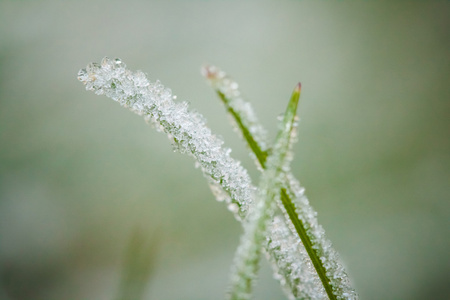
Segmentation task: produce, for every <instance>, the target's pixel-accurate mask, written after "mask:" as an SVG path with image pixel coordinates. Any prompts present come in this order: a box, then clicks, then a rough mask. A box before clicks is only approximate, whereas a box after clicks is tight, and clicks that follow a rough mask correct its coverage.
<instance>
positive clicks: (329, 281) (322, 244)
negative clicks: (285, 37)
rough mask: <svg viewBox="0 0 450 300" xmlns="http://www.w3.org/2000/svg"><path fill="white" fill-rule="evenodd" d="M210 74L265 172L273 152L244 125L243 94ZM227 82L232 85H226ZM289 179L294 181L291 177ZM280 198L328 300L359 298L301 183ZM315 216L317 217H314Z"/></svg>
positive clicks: (286, 189) (221, 74)
mask: <svg viewBox="0 0 450 300" xmlns="http://www.w3.org/2000/svg"><path fill="white" fill-rule="evenodd" d="M209 70H213V71H214V72H211V71H210V72H205V71H204V72H203V74H204V75H205V77H207V78H208V79H209V81H210V82H211V83H212V85H213V87H214V88H215V90H216V92H217V94H218V96H219V98H220V99H221V100H222V102H223V103H224V105H225V108H226V109H227V111H228V112H229V113H230V114H231V116H233V118H234V119H235V121H236V123H237V124H238V125H239V128H240V129H241V130H242V133H243V137H244V139H245V140H246V142H247V144H248V145H249V147H250V149H251V150H252V151H253V153H254V154H255V156H256V158H257V160H258V162H259V164H260V165H261V166H262V167H263V168H265V167H266V160H267V153H268V152H269V151H270V150H263V149H262V147H261V145H260V144H258V143H257V142H255V140H254V139H253V138H252V137H251V134H250V130H249V128H246V124H245V122H243V121H242V120H245V119H246V118H247V116H245V111H244V112H242V111H239V110H237V109H235V106H234V105H233V100H234V99H233V96H234V95H233V93H234V94H239V92H237V91H235V90H236V88H233V87H230V84H229V82H232V81H231V80H230V79H229V78H227V77H226V75H225V73H224V72H223V71H220V70H218V69H217V68H215V67H209ZM225 80H227V81H228V82H224V81H225ZM234 86H236V87H237V84H234ZM298 88H300V86H298ZM299 92H300V91H299ZM243 113H244V114H243ZM262 153H265V155H261V154H262ZM287 177H292V178H293V176H292V175H291V174H289V176H287ZM297 186H298V187H297ZM299 191H301V193H300V192H299ZM280 198H281V204H282V210H283V211H284V212H285V214H286V215H287V217H288V218H289V219H290V221H291V222H292V224H293V225H294V227H295V230H296V232H297V234H298V237H299V238H300V239H301V241H302V243H303V245H304V247H305V249H306V252H307V253H308V256H309V257H310V259H311V262H312V264H313V265H314V268H315V270H316V272H317V274H318V276H319V278H320V280H321V282H322V285H323V287H324V289H325V291H326V293H327V295H328V297H329V298H330V299H338V298H350V299H356V298H357V294H356V292H355V291H354V290H353V289H352V287H351V286H350V283H349V280H348V277H347V275H346V274H345V271H344V270H343V268H342V266H341V265H340V263H339V262H338V255H337V253H336V252H335V251H334V250H333V249H332V248H331V247H329V244H330V243H329V241H328V240H326V239H325V236H324V234H323V229H322V227H321V226H320V225H318V224H317V220H316V218H315V212H314V211H313V210H312V208H311V207H310V206H309V203H308V200H307V199H306V197H305V196H304V195H303V189H302V188H301V187H300V186H299V185H298V182H297V181H296V180H295V179H293V180H285V183H284V186H283V188H281V191H280ZM297 198H299V199H297ZM293 200H295V201H293ZM311 215H312V216H313V217H311ZM316 232H320V233H321V235H320V236H317V234H315V233H316ZM314 246H315V247H314ZM321 257H325V259H326V262H327V263H328V265H329V266H330V267H329V268H328V273H329V274H331V275H333V278H330V276H328V275H327V268H325V266H324V264H323V262H322V260H321V259H320V258H321ZM328 258H329V259H328Z"/></svg>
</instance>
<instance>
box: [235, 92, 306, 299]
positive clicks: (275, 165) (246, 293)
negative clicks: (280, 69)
mask: <svg viewBox="0 0 450 300" xmlns="http://www.w3.org/2000/svg"><path fill="white" fill-rule="evenodd" d="M299 96H300V85H298V86H297V87H296V89H295V90H294V92H293V94H292V97H291V99H290V101H289V104H288V107H287V109H286V112H285V115H284V119H283V120H282V123H281V128H280V131H279V133H278V135H277V139H276V141H275V145H274V150H273V153H272V154H271V155H270V156H269V158H268V160H267V169H266V171H265V172H263V174H262V175H261V180H260V185H259V201H258V202H257V204H256V207H255V209H254V210H253V211H251V213H250V215H249V218H248V220H247V221H246V222H245V223H244V234H243V236H242V238H241V242H240V244H239V247H238V250H237V251H236V256H235V264H234V266H233V269H232V274H231V292H230V299H232V300H245V299H250V297H251V291H252V286H253V282H254V279H255V278H256V276H257V271H258V268H259V260H260V256H261V255H260V254H261V246H262V244H263V242H264V240H265V237H266V229H267V225H268V221H269V220H270V219H271V217H272V216H273V213H274V209H275V201H274V199H275V197H277V196H278V195H279V190H280V182H281V180H282V178H281V177H282V176H281V175H282V173H283V169H284V165H285V164H286V161H287V160H286V157H287V153H288V151H289V149H290V142H291V134H292V130H293V128H294V120H295V116H296V110H297V104H298V100H299Z"/></svg>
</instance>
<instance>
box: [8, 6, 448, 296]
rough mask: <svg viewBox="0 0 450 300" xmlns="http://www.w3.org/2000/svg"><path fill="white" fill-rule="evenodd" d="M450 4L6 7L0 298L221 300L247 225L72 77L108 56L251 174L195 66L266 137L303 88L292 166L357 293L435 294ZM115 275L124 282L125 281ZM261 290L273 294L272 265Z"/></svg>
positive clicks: (439, 278) (440, 251)
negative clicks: (134, 283) (140, 269)
mask: <svg viewBox="0 0 450 300" xmlns="http://www.w3.org/2000/svg"><path fill="white" fill-rule="evenodd" d="M449 13H450V5H449V2H448V1H397V2H395V3H394V1H378V0H377V1H375V0H373V1H370V0H367V1H363V0H342V1H334V0H323V1H313V0H310V1H307V0H290V1H288V0H284V1H225V0H222V1H220V0H218V1H206V0H205V1H136V0H131V1H127V2H125V1H98V0H90V1H85V0H81V1H5V0H3V1H1V2H0V298H1V299H8V300H9V299H113V298H114V297H115V296H116V295H117V293H118V287H119V281H120V278H121V276H122V275H123V263H124V257H125V256H126V255H125V253H126V248H127V245H128V244H129V242H130V238H131V237H132V236H133V233H134V232H136V231H139V232H140V234H141V237H143V239H144V240H145V242H146V243H150V244H151V245H152V246H151V247H150V249H152V250H151V253H152V255H153V256H152V264H151V265H152V269H151V270H150V275H149V279H148V284H147V288H146V290H145V299H158V300H159V299H221V298H223V294H224V292H225V290H226V287H227V282H228V271H229V268H230V265H231V262H232V258H233V255H234V251H235V248H236V246H237V244H238V241H239V236H240V234H241V228H240V225H239V224H238V223H237V222H236V221H235V220H234V218H233V217H232V215H231V214H230V213H229V212H228V211H227V209H226V208H225V207H224V205H223V203H218V202H216V201H215V200H214V198H213V196H212V195H211V193H210V191H209V188H208V186H207V184H206V181H205V180H204V179H203V178H202V175H201V173H200V171H199V170H197V169H195V168H194V164H193V161H192V159H191V158H189V157H187V156H183V155H180V154H178V153H173V152H172V148H171V145H170V143H169V142H168V140H167V138H166V137H165V136H164V135H163V134H160V133H157V132H156V131H155V130H154V129H152V128H151V127H149V126H147V125H146V124H145V123H144V122H143V120H142V118H140V117H138V116H136V115H134V114H132V113H130V112H128V111H127V110H125V109H123V108H121V107H119V105H117V104H116V103H114V102H113V101H112V100H110V99H107V98H105V97H99V96H96V95H94V94H93V93H92V92H87V91H85V90H84V86H83V85H82V84H81V83H80V82H78V81H77V79H76V75H77V72H78V70H79V69H80V68H83V67H85V66H86V64H87V63H89V62H91V61H97V62H98V61H100V60H101V59H102V58H103V57H104V56H110V57H120V58H122V59H123V60H124V61H125V62H126V63H127V65H128V66H129V68H130V69H132V70H136V69H141V70H143V71H145V72H147V73H148V74H149V76H150V78H151V79H152V80H155V79H160V80H161V81H162V82H163V83H164V84H165V85H166V86H168V87H170V88H172V90H173V92H174V94H176V95H178V99H180V100H187V101H189V102H190V103H191V107H192V108H194V109H196V110H198V111H200V112H201V113H202V114H204V115H205V117H206V118H207V119H208V124H209V126H210V127H211V128H212V129H213V131H214V132H215V133H217V134H219V135H221V136H222V137H223V138H224V139H225V142H226V146H228V147H231V148H232V149H233V156H234V157H235V158H237V159H240V160H242V162H243V164H244V166H246V167H248V168H249V170H250V173H251V175H252V178H253V181H254V183H255V184H257V181H258V173H257V171H255V169H254V167H253V162H252V161H251V159H250V158H249V157H248V154H247V150H246V148H245V146H244V144H243V143H242V142H241V141H240V140H239V138H238V137H237V136H236V135H235V133H234V132H233V130H232V129H231V127H230V126H229V124H228V118H227V116H226V115H225V113H224V110H223V107H222V106H221V104H220V101H219V100H218V99H217V98H216V96H215V94H214V92H213V91H212V90H211V88H210V87H209V86H208V85H207V83H206V82H205V80H204V79H203V78H202V77H201V76H200V74H199V68H200V66H201V65H202V64H203V63H211V64H216V65H218V66H220V67H221V68H223V69H224V70H226V71H227V72H228V73H229V74H230V75H231V76H232V77H233V78H234V79H236V81H237V82H239V84H240V87H241V91H242V92H243V94H244V96H245V97H246V99H248V100H250V101H251V102H252V103H253V104H254V107H255V109H256V111H257V113H258V115H259V118H260V119H261V120H262V122H263V124H264V125H265V126H266V127H267V128H269V129H270V133H271V136H272V137H273V136H274V135H275V128H276V117H277V116H278V115H279V114H280V113H282V112H283V110H284V109H285V105H286V103H287V101H288V99H289V96H290V93H291V91H292V89H293V87H294V86H295V84H296V83H297V82H298V81H301V82H302V85H303V91H302V99H301V105H300V111H299V114H300V117H301V123H300V131H299V142H298V143H297V145H296V147H295V160H294V162H293V171H294V173H295V175H296V176H297V177H298V178H299V179H300V180H301V182H302V184H303V185H304V186H305V187H306V192H307V194H308V196H309V198H310V200H311V203H312V205H313V206H314V208H315V209H316V210H317V211H318V213H319V221H320V222H321V224H322V225H323V226H324V228H325V230H326V231H327V234H328V236H329V238H330V239H331V240H332V241H333V243H334V245H335V247H336V249H337V250H338V251H339V252H340V254H341V256H342V258H343V260H344V261H345V263H346V265H347V270H348V272H349V274H350V275H351V277H352V279H353V281H354V285H355V287H356V289H357V290H358V292H359V293H360V296H361V298H362V299H449V298H450V282H449V281H450V280H449V277H450V259H449V255H448V253H449V249H450V241H449V228H450V226H449V225H450V222H449V220H450V218H449V212H450V205H449V182H450V180H449V179H450V172H449V170H450V155H449V154H450V139H449V137H448V136H449V128H450V105H449V100H450V97H449V96H450V93H449V77H450V76H449V71H450V56H449V48H450V47H449V46H450V35H449V32H450V30H449V28H450V27H449V25H450V18H449V15H450V14H449ZM121 274H122V275H121ZM255 299H284V297H283V294H282V293H281V292H280V288H279V286H278V283H277V282H276V281H274V280H273V279H272V274H271V271H270V268H269V267H268V265H267V263H266V262H264V263H263V266H262V272H261V278H260V280H259V282H258V285H257V287H256V295H255Z"/></svg>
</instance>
